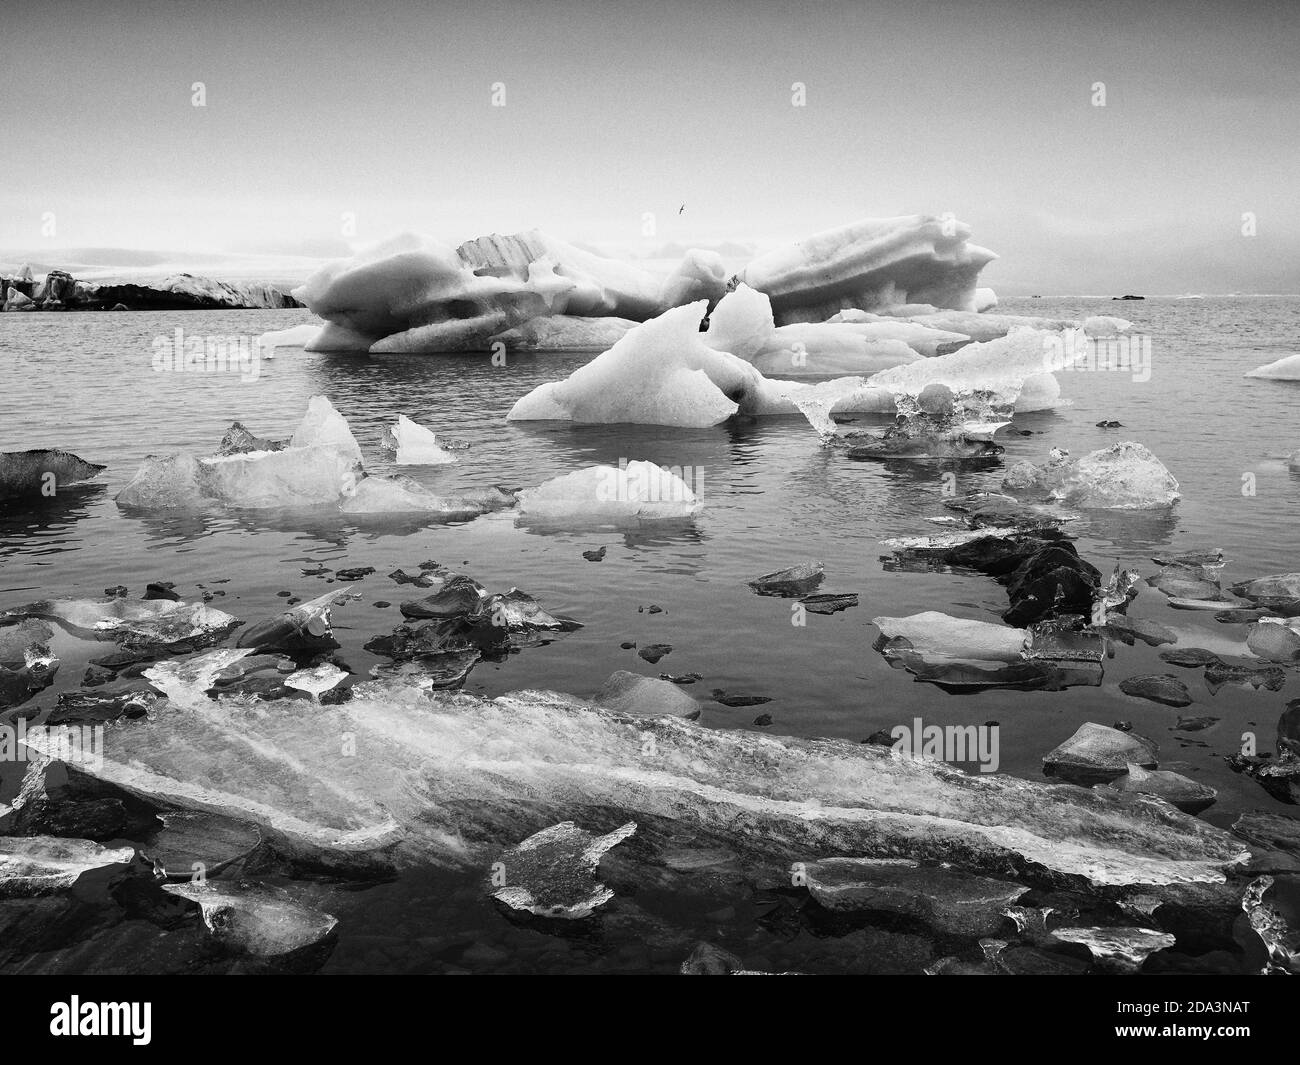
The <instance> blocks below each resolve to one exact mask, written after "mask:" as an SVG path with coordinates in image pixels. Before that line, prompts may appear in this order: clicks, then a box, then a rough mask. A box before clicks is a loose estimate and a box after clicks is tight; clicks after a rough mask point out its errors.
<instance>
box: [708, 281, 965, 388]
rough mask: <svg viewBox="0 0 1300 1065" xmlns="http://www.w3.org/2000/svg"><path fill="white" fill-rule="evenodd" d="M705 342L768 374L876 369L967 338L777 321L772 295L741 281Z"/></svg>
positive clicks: (902, 326) (905, 328)
mask: <svg viewBox="0 0 1300 1065" xmlns="http://www.w3.org/2000/svg"><path fill="white" fill-rule="evenodd" d="M704 341H705V343H707V344H708V345H709V346H710V347H714V348H716V349H717V350H719V351H726V352H730V353H731V354H732V355H736V356H737V357H739V358H742V359H744V360H745V361H746V362H748V363H751V364H752V365H754V366H755V367H757V368H758V369H759V370H760V371H761V372H762V373H764V374H772V375H776V376H784V377H799V376H811V375H822V376H824V375H826V374H833V373H843V374H850V373H859V374H861V373H875V372H877V371H879V370H886V369H889V368H890V367H893V366H901V365H904V364H906V363H909V362H916V361H917V360H918V359H919V358H921V357H923V356H929V355H936V354H938V353H939V349H940V347H944V348H945V349H949V350H950V349H955V348H956V347H959V346H960V345H961V344H964V343H966V341H967V338H966V337H964V336H962V335H961V334H959V333H945V332H942V331H940V330H937V329H928V328H927V327H925V326H921V325H915V324H913V323H910V322H890V321H883V322H869V323H856V322H837V323H816V324H800V325H786V326H779V327H778V326H777V325H776V324H775V322H774V320H773V315H772V305H771V302H770V301H769V300H768V298H767V296H766V295H764V294H763V293H761V292H757V291H755V290H754V289H752V288H750V287H749V286H748V285H745V284H743V283H742V284H740V285H738V286H737V287H736V289H735V290H734V291H732V292H728V293H727V294H726V295H725V296H723V297H722V301H721V302H720V303H719V304H718V305H717V307H715V308H714V309H713V312H712V313H711V314H710V315H709V328H708V332H707V333H706V334H705V337H704Z"/></svg>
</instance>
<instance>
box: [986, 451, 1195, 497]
mask: <svg viewBox="0 0 1300 1065" xmlns="http://www.w3.org/2000/svg"><path fill="white" fill-rule="evenodd" d="M1002 487H1003V488H1004V489H1006V490H1007V491H1009V492H1012V493H1023V494H1029V495H1032V496H1034V497H1038V498H1044V499H1053V500H1058V501H1060V502H1063V503H1065V504H1067V505H1068V506H1073V507H1080V508H1083V509H1098V510H1101V509H1105V510H1162V509H1165V508H1167V507H1172V506H1173V505H1174V504H1175V503H1177V502H1178V499H1179V494H1178V481H1177V480H1175V479H1174V476H1173V474H1171V473H1170V472H1169V470H1168V469H1166V468H1165V465H1164V463H1162V462H1161V461H1160V460H1159V459H1158V458H1156V457H1155V455H1153V454H1152V453H1151V452H1150V451H1149V450H1147V448H1145V447H1143V446H1142V445H1141V444H1137V443H1134V442H1133V441H1131V440H1129V441H1124V442H1123V443H1119V444H1113V445H1112V446H1110V447H1108V448H1101V449H1099V450H1097V451H1093V452H1090V453H1089V454H1087V455H1085V456H1083V458H1081V459H1078V460H1077V461H1074V462H1071V461H1070V460H1069V455H1068V453H1065V452H1054V454H1053V456H1052V457H1051V458H1050V459H1049V461H1048V462H1047V463H1045V464H1044V465H1042V466H1034V465H1033V464H1032V463H1029V462H1021V463H1017V464H1016V465H1015V466H1012V467H1011V469H1009V470H1008V471H1007V473H1006V476H1005V477H1004V478H1003V481H1002Z"/></svg>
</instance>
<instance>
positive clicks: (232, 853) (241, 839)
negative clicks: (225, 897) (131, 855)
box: [140, 811, 262, 880]
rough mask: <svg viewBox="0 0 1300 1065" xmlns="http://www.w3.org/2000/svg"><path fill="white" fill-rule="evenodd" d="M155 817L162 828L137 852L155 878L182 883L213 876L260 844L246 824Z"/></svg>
mask: <svg viewBox="0 0 1300 1065" xmlns="http://www.w3.org/2000/svg"><path fill="white" fill-rule="evenodd" d="M158 816H159V819H160V820H161V821H162V823H163V827H162V828H160V829H158V831H157V832H155V833H154V834H153V837H152V838H151V839H150V840H149V842H148V843H146V844H145V845H144V846H142V847H141V848H140V853H141V854H142V855H143V856H144V857H145V858H146V859H147V860H149V861H150V862H152V863H153V867H154V872H155V874H156V875H158V876H167V877H171V878H173V879H178V878H179V879H183V880H186V879H189V878H191V877H194V876H197V875H202V876H204V877H208V876H216V875H217V874H218V873H220V872H222V870H224V869H226V868H227V867H229V866H231V865H233V864H234V863H235V862H237V861H240V860H241V859H243V858H247V857H248V856H249V855H250V854H252V853H253V851H254V850H256V849H257V847H258V846H259V845H260V844H261V842H262V833H261V831H260V830H259V829H258V827H257V826H256V825H253V824H250V823H249V822H247V821H237V820H235V819H234V818H230V817H222V816H221V815H219V814H209V813H191V812H187V811H174V812H170V813H163V814H159V815H158Z"/></svg>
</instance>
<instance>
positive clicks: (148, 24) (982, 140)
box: [0, 0, 1300, 293]
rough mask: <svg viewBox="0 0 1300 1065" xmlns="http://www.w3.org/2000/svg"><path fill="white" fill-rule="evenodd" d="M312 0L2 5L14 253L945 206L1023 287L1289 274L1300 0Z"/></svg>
mask: <svg viewBox="0 0 1300 1065" xmlns="http://www.w3.org/2000/svg"><path fill="white" fill-rule="evenodd" d="M299 7H300V5H292V7H290V6H289V5H274V4H268V3H265V2H263V0H258V2H251V0H226V2H224V3H221V4H203V5H197V4H194V5H189V4H178V3H175V2H174V0H172V2H167V3H157V4H154V3H150V2H147V0H145V2H141V0H131V2H129V3H118V2H116V0H98V2H94V3H72V4H69V3H59V2H40V3H34V2H33V3H21V4H10V5H5V6H4V8H3V9H2V10H0V99H3V101H4V115H5V120H4V123H3V129H2V130H0V158H3V160H4V164H5V165H4V166H3V167H2V168H0V249H15V248H21V249H41V248H84V247H94V246H113V247H131V248H154V249H158V248H161V249H180V250H191V251H197V250H239V251H273V252H282V253H307V254H333V253H337V251H339V250H342V249H343V248H344V242H345V241H346V242H347V243H350V244H358V243H367V242H372V241H375V240H378V239H381V238H383V237H386V236H389V235H391V234H393V233H395V232H398V231H401V230H404V229H412V230H416V231H420V232H426V233H430V234H432V235H434V236H437V237H440V238H443V239H445V240H447V241H449V242H458V241H460V240H462V239H465V238H467V237H471V236H475V235H478V234H481V233H485V232H490V231H493V230H495V231H499V232H509V231H514V230H519V229H525V228H529V227H532V226H542V227H543V228H545V229H547V230H549V231H551V232H553V233H554V234H555V235H557V236H560V237H565V238H568V239H571V240H576V241H581V242H588V243H596V244H601V245H605V246H608V247H610V248H627V249H632V250H636V251H641V252H645V251H649V250H651V249H653V248H654V247H656V246H660V245H664V244H686V245H690V244H693V243H700V244H711V243H719V242H741V243H745V244H757V245H759V246H764V247H765V246H769V245H771V244H773V243H774V242H779V241H782V240H789V239H796V238H798V237H799V236H801V235H804V234H807V233H811V232H815V231H817V230H820V229H824V228H828V227H831V226H834V225H837V224H839V223H843V222H847V221H850V220H853V219H857V218H861V217H867V216H872V215H892V214H910V213H915V212H927V213H933V214H942V213H943V212H947V211H951V212H952V213H954V214H955V215H956V216H957V217H958V218H960V219H961V220H963V221H965V222H968V223H970V224H971V225H972V226H973V227H974V229H975V240H976V241H977V242H978V243H981V244H984V245H986V246H987V247H990V248H992V249H993V250H994V251H997V252H998V253H999V254H1000V255H1001V256H1002V259H1001V260H1000V261H998V262H997V263H995V264H993V265H992V266H990V267H989V268H988V270H987V271H986V272H985V275H984V276H985V277H986V278H987V279H988V281H989V283H991V284H993V285H994V286H995V287H996V286H998V285H1002V286H1003V287H1004V288H1005V290H1007V291H1025V292H1029V291H1035V292H1044V293H1053V292H1100V293H1111V292H1117V291H1120V290H1122V291H1126V292H1128V291H1139V292H1140V291H1148V292H1182V291H1219V292H1221V291H1232V290H1241V291H1289V292H1300V276H1298V264H1300V256H1298V255H1297V252H1296V248H1297V247H1298V246H1300V245H1298V242H1297V238H1298V237H1300V203H1297V195H1296V192H1297V187H1298V185H1300V182H1298V181H1297V175H1300V62H1297V59H1296V56H1297V50H1298V49H1300V4H1297V3H1295V2H1294V0H1290V2H1285V3H1284V2H1278V3H1271V4H1265V3H1256V4H1252V3H1249V2H1241V0H1238V2H1235V3H1199V4H1198V3H1195V2H1191V3H1188V2H1184V3H1147V2H1143V0H1132V2H1129V3H1104V2H1098V0H1089V2H1087V3H1080V2H1073V3H1053V2H1052V0H1047V2H1046V3H1029V2H1022V0H1015V2H1008V3H979V2H977V0H976V2H972V0H967V2H962V3H953V4H947V3H933V4H931V3H923V2H921V0H913V2H911V3H906V4H903V3H890V4H871V3H830V2H816V0H812V2H809V0H803V2H799V3H791V2H781V3H761V2H760V3H744V4H742V3H727V2H725V0H683V2H677V0H654V2H649V0H647V2H643V3H636V4H633V3H626V2H614V3H587V4H579V3H570V2H566V0H558V2H557V0H547V2H545V3H540V2H538V3H528V4H514V3H495V2H492V0H473V2H472V3H464V4H461V3H455V2H452V3H430V2H418V3H410V4H405V3H391V2H385V0H376V2H373V3H355V2H348V3H337V4H329V3H321V4H313V5H311V9H310V13H308V10H307V5H301V10H298V8H299ZM187 9H192V10H187ZM195 82H202V83H203V86H204V91H205V93H206V106H204V107H195V106H193V102H192V98H193V90H192V85H193V83H195ZM796 82H799V83H802V84H803V85H804V86H805V87H806V106H802V107H797V106H794V105H793V103H792V98H793V97H794V95H795V91H796V90H794V89H792V86H793V85H794V83H796ZM1097 82H1102V83H1104V86H1105V90H1104V91H1105V104H1106V106H1104V107H1098V106H1094V103H1093V101H1094V97H1095V92H1094V88H1093V86H1094V83H1097ZM497 83H501V84H503V85H504V100H505V106H504V107H499V106H493V93H494V86H495V85H496V84H497ZM497 98H498V100H499V99H500V91H499V88H498V91H497ZM683 204H684V205H685V209H684V210H681V211H680V213H679V209H680V208H681V206H682V205H683ZM47 212H52V213H53V216H54V221H55V231H54V233H53V234H52V235H51V234H49V233H48V232H44V231H43V228H42V227H43V222H44V223H48V220H49V219H48V215H47ZM1245 212H1251V213H1253V215H1254V216H1255V219H1256V223H1255V224H1256V227H1257V233H1258V235H1257V236H1255V237H1247V236H1243V234H1242V228H1243V218H1242V216H1243V213H1245ZM345 214H351V215H354V216H355V225H356V228H355V234H354V233H352V232H351V231H345V230H344V225H345V220H344V217H343V216H344V215H345ZM647 214H651V215H653V216H654V232H653V234H652V235H646V234H645V233H644V232H643V229H644V227H645V224H646V218H645V216H646V215H647ZM46 228H47V229H48V224H47V225H46Z"/></svg>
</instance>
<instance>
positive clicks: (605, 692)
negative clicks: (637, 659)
mask: <svg viewBox="0 0 1300 1065" xmlns="http://www.w3.org/2000/svg"><path fill="white" fill-rule="evenodd" d="M595 701H596V702H597V703H599V704H600V705H601V706H606V707H609V709H611V710H617V711H618V712H619V713H623V714H634V715H636V716H638V717H658V716H659V715H661V714H669V715H671V716H673V717H684V718H689V719H695V718H698V717H699V716H700V704H699V703H698V702H696V701H695V700H694V699H692V698H691V697H690V696H689V695H687V694H686V693H685V692H684V691H682V690H681V688H679V687H678V686H677V685H676V684H673V683H671V682H669V681H666V680H660V679H657V678H655V677H645V676H642V675H641V674H639V673H629V672H628V671H627V670H625V669H620V670H616V671H615V672H613V673H611V674H610V675H609V679H607V680H606V681H605V683H604V684H603V685H601V688H600V691H598V692H597V693H596V695H595Z"/></svg>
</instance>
